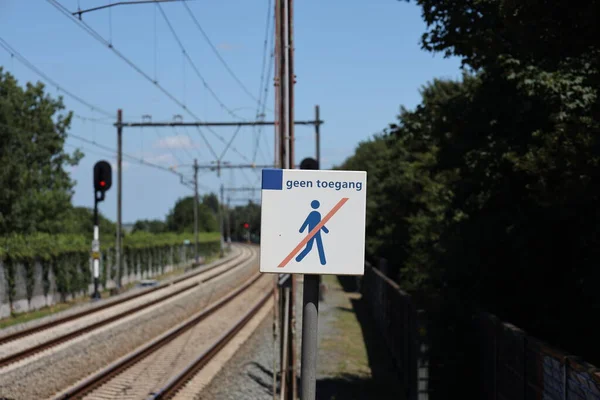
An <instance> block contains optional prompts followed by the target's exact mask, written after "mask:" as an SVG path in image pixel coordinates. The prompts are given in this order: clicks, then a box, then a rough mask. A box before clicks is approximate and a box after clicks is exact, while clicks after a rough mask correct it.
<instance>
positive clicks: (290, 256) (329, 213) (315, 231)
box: [277, 197, 348, 268]
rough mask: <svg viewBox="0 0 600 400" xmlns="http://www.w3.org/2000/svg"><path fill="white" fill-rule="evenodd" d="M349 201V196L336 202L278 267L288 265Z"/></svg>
mask: <svg viewBox="0 0 600 400" xmlns="http://www.w3.org/2000/svg"><path fill="white" fill-rule="evenodd" d="M347 201H348V197H344V198H342V199H341V200H340V201H338V203H337V204H336V205H335V206H334V207H333V208H332V209H331V211H329V212H328V213H327V215H326V216H325V218H323V219H322V220H321V222H319V223H318V224H317V226H315V227H314V228H313V229H312V231H310V232H309V233H308V235H307V236H306V237H305V238H304V239H302V241H300V243H298V246H296V247H295V248H294V250H292V252H291V253H290V254H288V255H287V257H286V258H284V259H283V261H282V262H281V263H280V264H279V266H278V267H277V268H283V267H285V266H286V265H287V263H289V262H290V260H291V259H292V258H294V256H295V255H296V253H298V252H299V251H300V249H301V248H302V247H304V245H305V244H306V243H308V241H309V240H310V239H312V237H313V236H315V235H316V234H317V232H319V230H321V228H322V227H323V225H325V223H327V221H329V220H330V219H331V217H333V216H334V214H335V213H336V212H338V211H339V210H340V208H342V206H343V205H344V204H346V202H347Z"/></svg>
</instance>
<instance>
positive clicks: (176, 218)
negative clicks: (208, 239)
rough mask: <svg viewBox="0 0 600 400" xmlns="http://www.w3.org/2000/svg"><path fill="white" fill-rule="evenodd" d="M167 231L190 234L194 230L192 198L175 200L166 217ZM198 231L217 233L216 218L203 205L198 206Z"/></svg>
mask: <svg viewBox="0 0 600 400" xmlns="http://www.w3.org/2000/svg"><path fill="white" fill-rule="evenodd" d="M167 229H168V230H169V231H170V232H179V233H181V232H192V231H193V230H194V197H193V196H189V197H184V198H182V199H179V200H177V202H176V203H175V207H173V209H172V210H171V211H170V212H169V214H168V215H167ZM198 231H199V232H218V231H219V222H218V220H217V216H216V215H215V214H214V213H213V212H212V211H211V209H210V208H209V207H208V206H207V205H205V204H202V203H200V204H198Z"/></svg>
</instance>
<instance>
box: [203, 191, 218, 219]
mask: <svg viewBox="0 0 600 400" xmlns="http://www.w3.org/2000/svg"><path fill="white" fill-rule="evenodd" d="M202 204H204V205H205V206H206V207H208V208H209V209H210V210H211V211H212V212H213V214H215V215H217V214H218V213H219V199H218V197H217V195H216V194H214V193H209V194H205V195H204V196H202Z"/></svg>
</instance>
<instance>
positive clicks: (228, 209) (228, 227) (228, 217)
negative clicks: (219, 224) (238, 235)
mask: <svg viewBox="0 0 600 400" xmlns="http://www.w3.org/2000/svg"><path fill="white" fill-rule="evenodd" d="M230 204H231V199H230V198H229V196H227V247H229V243H230V242H231V208H230Z"/></svg>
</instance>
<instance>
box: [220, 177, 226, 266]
mask: <svg viewBox="0 0 600 400" xmlns="http://www.w3.org/2000/svg"><path fill="white" fill-rule="evenodd" d="M223 191H224V190H223V184H221V199H220V200H219V234H220V240H221V257H223V255H224V249H223V244H224V242H225V239H224V237H225V234H224V233H223V226H224V224H223Z"/></svg>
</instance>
